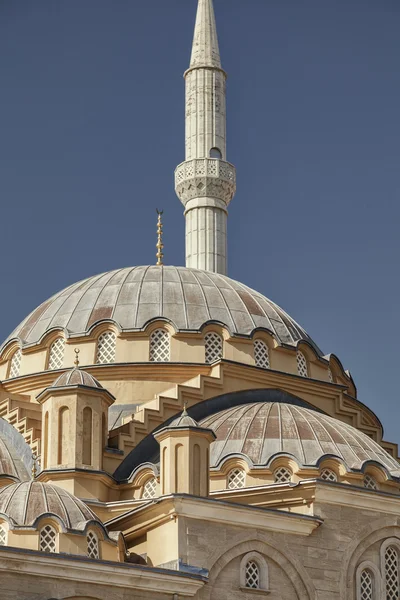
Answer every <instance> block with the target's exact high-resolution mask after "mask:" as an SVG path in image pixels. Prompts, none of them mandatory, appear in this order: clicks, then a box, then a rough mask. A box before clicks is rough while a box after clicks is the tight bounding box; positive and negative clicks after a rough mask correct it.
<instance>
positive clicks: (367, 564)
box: [355, 561, 383, 600]
mask: <svg viewBox="0 0 400 600" xmlns="http://www.w3.org/2000/svg"><path fill="white" fill-rule="evenodd" d="M355 585H356V598H357V600H379V599H380V598H381V597H382V594H383V589H382V578H381V574H380V571H379V569H378V568H377V566H376V565H374V563H373V562H371V561H364V562H362V563H361V564H359V565H358V567H357V571H356V578H355Z"/></svg>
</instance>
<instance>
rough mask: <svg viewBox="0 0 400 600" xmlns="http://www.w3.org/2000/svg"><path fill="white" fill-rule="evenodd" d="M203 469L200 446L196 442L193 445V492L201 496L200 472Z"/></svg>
mask: <svg viewBox="0 0 400 600" xmlns="http://www.w3.org/2000/svg"><path fill="white" fill-rule="evenodd" d="M200 470H201V453H200V446H199V445H198V444H195V445H194V446H193V472H192V476H193V493H194V495H195V496H200V478H201V474H200Z"/></svg>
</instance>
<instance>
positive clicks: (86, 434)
mask: <svg viewBox="0 0 400 600" xmlns="http://www.w3.org/2000/svg"><path fill="white" fill-rule="evenodd" d="M92 421H93V414H92V409H91V408H90V407H89V406H86V408H84V409H83V452H82V462H83V464H84V465H91V464H92Z"/></svg>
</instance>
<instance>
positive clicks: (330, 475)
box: [319, 469, 337, 481]
mask: <svg viewBox="0 0 400 600" xmlns="http://www.w3.org/2000/svg"><path fill="white" fill-rule="evenodd" d="M319 478H320V479H323V480H324V481H337V475H336V473H335V471H332V469H322V470H321V473H320V476H319Z"/></svg>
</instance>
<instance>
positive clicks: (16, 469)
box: [0, 431, 29, 481]
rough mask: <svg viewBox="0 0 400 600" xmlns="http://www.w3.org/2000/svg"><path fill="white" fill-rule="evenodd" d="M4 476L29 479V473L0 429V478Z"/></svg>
mask: <svg viewBox="0 0 400 600" xmlns="http://www.w3.org/2000/svg"><path fill="white" fill-rule="evenodd" d="M5 477H10V478H12V479H16V480H19V481H25V480H28V479H29V474H28V471H27V469H26V467H25V465H24V463H23V462H22V460H21V458H20V457H19V456H18V454H17V452H16V450H15V449H14V448H13V447H12V446H11V444H10V442H9V440H8V439H7V438H6V437H5V435H4V434H3V432H1V431H0V478H2V479H3V478H5Z"/></svg>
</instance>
